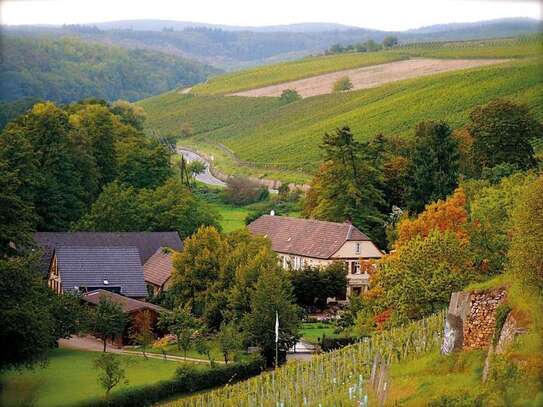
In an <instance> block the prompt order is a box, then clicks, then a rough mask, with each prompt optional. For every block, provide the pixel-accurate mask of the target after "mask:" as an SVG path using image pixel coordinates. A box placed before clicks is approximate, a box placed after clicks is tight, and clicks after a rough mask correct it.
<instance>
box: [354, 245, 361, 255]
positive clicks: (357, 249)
mask: <svg viewBox="0 0 543 407" xmlns="http://www.w3.org/2000/svg"><path fill="white" fill-rule="evenodd" d="M354 250H355V253H356V254H360V243H356V245H355V248H354Z"/></svg>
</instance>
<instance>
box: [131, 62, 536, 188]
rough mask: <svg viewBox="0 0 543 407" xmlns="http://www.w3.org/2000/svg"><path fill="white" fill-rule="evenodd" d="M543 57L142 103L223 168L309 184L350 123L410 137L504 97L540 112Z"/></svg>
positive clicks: (153, 118)
mask: <svg viewBox="0 0 543 407" xmlns="http://www.w3.org/2000/svg"><path fill="white" fill-rule="evenodd" d="M542 63H543V59H542V58H528V59H522V60H518V61H511V62H506V63H502V64H498V65H493V66H488V67H482V68H473V69H467V70H461V71H454V72H448V73H442V74H438V75H433V76H429V77H424V78H416V79H410V80H405V81H400V82H394V83H389V84H386V85H383V86H380V87H377V88H373V89H366V90H359V91H352V92H347V93H334V94H328V95H321V96H315V97H310V98H306V99H303V100H299V101H296V102H293V103H290V104H286V105H285V104H281V103H280V101H279V99H278V98H268V97H266V98H243V97H229V96H196V95H182V94H179V93H175V92H170V93H167V94H164V95H161V96H156V97H153V98H149V99H145V100H143V101H140V102H139V103H140V105H141V106H142V107H143V108H144V109H145V110H146V111H147V114H148V121H147V126H148V128H149V129H156V130H158V131H160V132H161V133H163V134H179V132H180V124H181V123H185V122H190V123H191V125H192V127H193V129H194V135H193V136H192V137H189V138H185V139H181V140H180V141H179V143H181V144H183V145H187V146H191V147H193V148H197V149H200V150H202V151H205V152H207V153H208V154H211V155H213V156H214V157H215V164H216V166H217V167H218V169H220V170H222V171H226V172H229V173H245V174H253V175H258V176H264V177H268V178H278V179H281V180H285V181H289V182H306V181H307V180H308V179H309V176H310V174H311V172H312V171H314V170H315V169H316V167H317V165H318V162H319V159H320V153H319V148H318V145H319V142H320V140H321V137H322V135H323V134H324V133H325V132H327V131H331V130H333V129H334V128H336V127H339V126H343V125H349V126H350V127H351V129H352V130H353V132H354V134H355V136H356V137H357V138H358V139H359V140H367V139H369V138H371V137H373V136H375V135H376V134H379V133H383V134H385V135H389V136H390V135H395V136H400V137H410V136H411V134H412V133H413V129H414V127H415V125H416V124H417V123H419V122H420V121H423V120H427V119H434V120H445V121H447V122H448V123H449V124H450V125H451V126H452V127H459V126H462V125H464V124H465V123H466V121H467V118H468V115H469V112H470V111H471V110H472V109H473V108H474V107H475V106H477V105H481V104H484V103H487V102H488V101H490V100H492V99H494V98H498V97H503V98H510V99H513V100H515V101H518V102H523V103H527V104H528V105H529V107H530V108H531V110H532V112H533V113H534V114H535V116H536V117H538V118H543V98H541V94H543V70H542V68H541V67H542Z"/></svg>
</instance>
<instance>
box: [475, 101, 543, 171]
mask: <svg viewBox="0 0 543 407" xmlns="http://www.w3.org/2000/svg"><path fill="white" fill-rule="evenodd" d="M467 128H468V131H469V132H470V134H471V135H472V136H473V146H472V150H473V156H474V160H475V163H476V165H477V168H478V170H479V171H482V169H483V168H485V167H489V168H490V167H494V166H495V165H497V164H502V163H509V164H513V165H515V166H517V168H519V169H527V168H531V167H533V166H534V165H535V163H536V161H535V159H534V151H533V148H532V145H531V144H530V141H531V140H532V139H540V140H541V139H543V125H542V124H541V123H539V122H538V121H537V120H536V119H535V118H534V117H533V116H532V115H531V114H530V112H529V110H528V108H527V107H526V106H525V105H520V104H516V103H513V102H511V101H508V100H505V99H496V100H493V101H492V102H490V103H488V104H486V105H484V106H479V107H477V108H475V109H474V110H473V111H472V112H471V114H470V123H469V124H468V126H467Z"/></svg>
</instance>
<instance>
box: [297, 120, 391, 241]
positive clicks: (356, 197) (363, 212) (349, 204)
mask: <svg viewBox="0 0 543 407" xmlns="http://www.w3.org/2000/svg"><path fill="white" fill-rule="evenodd" d="M321 149H322V152H323V159H324V161H323V163H322V164H321V167H320V170H319V172H318V173H317V174H316V175H315V177H314V178H313V180H312V182H311V190H310V191H309V193H308V196H307V199H306V202H305V206H304V215H305V216H307V217H310V218H316V219H322V220H328V221H333V222H345V221H351V222H352V223H353V224H354V225H355V226H357V227H358V228H360V229H361V230H362V231H364V232H365V233H367V234H368V235H370V236H371V237H372V238H376V237H378V236H380V235H381V230H382V226H383V219H384V216H383V214H382V213H381V211H380V208H382V207H383V205H384V199H383V193H382V192H381V188H382V180H381V174H380V173H379V172H378V171H377V170H376V169H375V167H374V166H373V163H372V159H371V157H368V156H367V155H366V151H365V149H364V147H363V145H362V144H360V143H359V142H357V141H356V140H354V137H353V134H352V133H351V130H350V129H349V127H343V128H341V129H336V131H335V132H333V133H330V134H328V133H326V134H325V135H324V139H323V143H322V145H321Z"/></svg>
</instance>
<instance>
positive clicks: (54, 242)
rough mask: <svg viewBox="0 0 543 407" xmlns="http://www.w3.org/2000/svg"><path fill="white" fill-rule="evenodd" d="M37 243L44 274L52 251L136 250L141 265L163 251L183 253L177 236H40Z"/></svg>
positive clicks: (52, 234) (137, 234)
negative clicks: (67, 248) (65, 248)
mask: <svg viewBox="0 0 543 407" xmlns="http://www.w3.org/2000/svg"><path fill="white" fill-rule="evenodd" d="M34 240H35V241H36V243H37V245H38V246H39V247H40V248H41V249H42V250H43V252H44V255H43V258H42V262H43V272H44V274H45V273H47V270H48V267H49V263H50V262H51V257H52V255H53V251H54V250H55V248H57V247H60V246H87V247H106V246H123V247H127V246H135V247H137V248H138V252H139V256H140V264H142V265H143V264H145V262H146V261H147V260H149V258H150V257H151V256H152V255H153V254H154V253H155V252H156V251H157V250H158V249H159V248H161V247H169V248H171V249H174V250H177V251H180V250H182V249H183V243H182V242H181V239H180V238H179V235H178V234H177V232H61V233H57V232H37V233H35V234H34Z"/></svg>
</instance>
